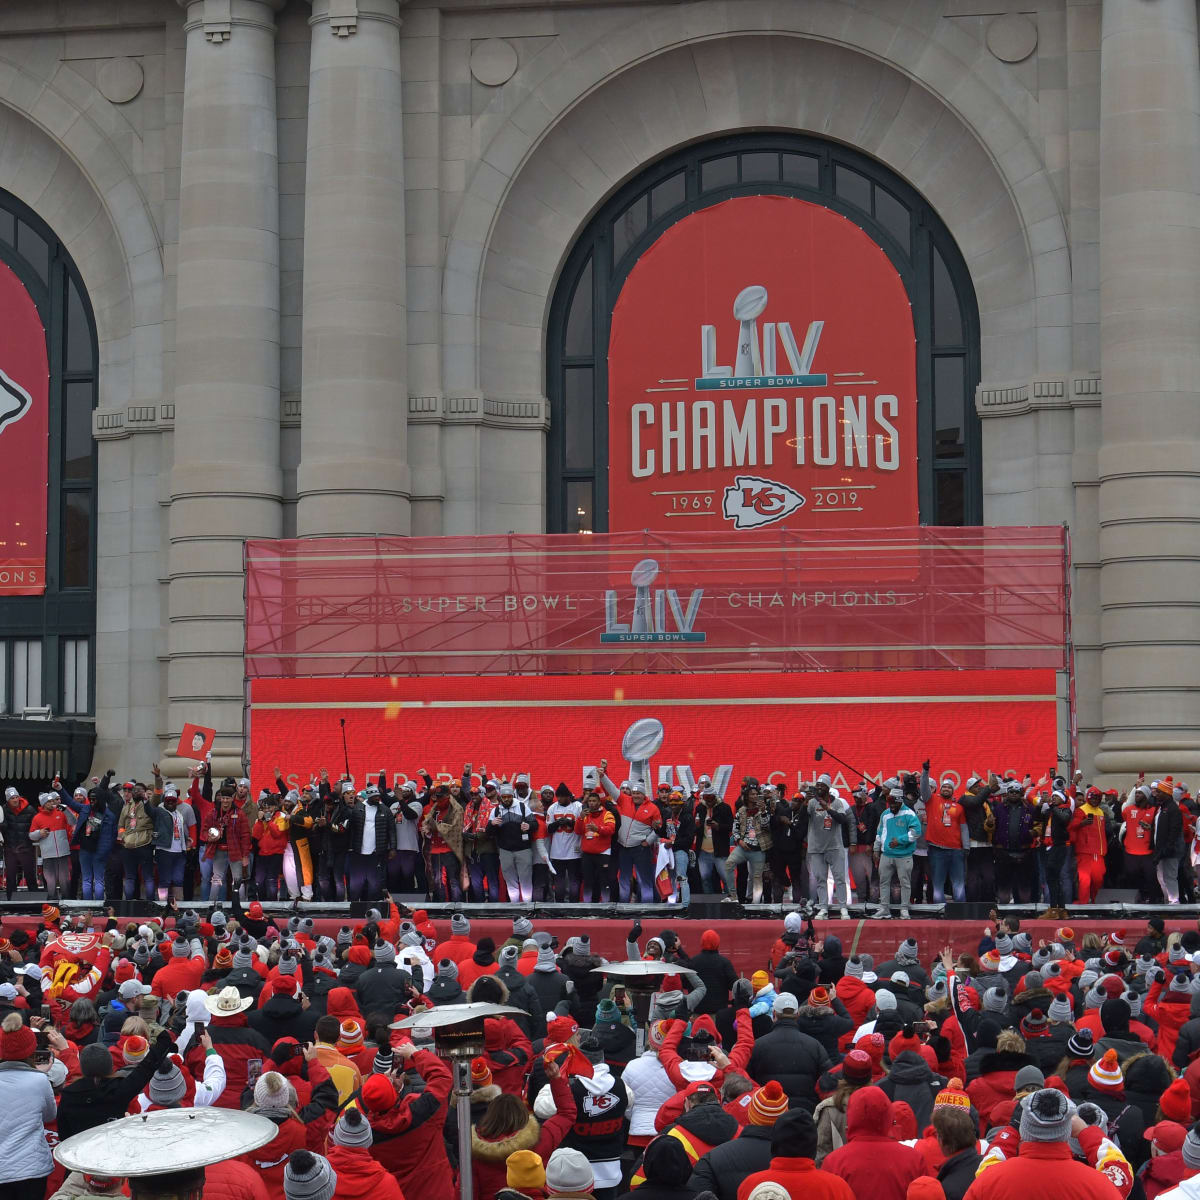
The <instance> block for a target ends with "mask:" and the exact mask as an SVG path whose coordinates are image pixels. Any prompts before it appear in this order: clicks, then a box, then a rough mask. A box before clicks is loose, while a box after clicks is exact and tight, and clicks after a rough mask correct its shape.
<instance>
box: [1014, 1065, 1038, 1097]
mask: <svg viewBox="0 0 1200 1200" xmlns="http://www.w3.org/2000/svg"><path fill="white" fill-rule="evenodd" d="M1045 1085H1046V1076H1045V1075H1043V1074H1042V1071H1041V1068H1040V1067H1035V1066H1034V1065H1033V1064H1032V1063H1030V1064H1029V1065H1028V1066H1025V1067H1022V1068H1021V1069H1020V1070H1019V1071H1018V1072H1017V1073H1016V1074H1015V1075H1014V1076H1013V1091H1014V1092H1021V1091H1024V1090H1025V1088H1030V1087H1039V1088H1040V1087H1045Z"/></svg>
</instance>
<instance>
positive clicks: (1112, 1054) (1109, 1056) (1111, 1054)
mask: <svg viewBox="0 0 1200 1200" xmlns="http://www.w3.org/2000/svg"><path fill="white" fill-rule="evenodd" d="M1088 1083H1090V1084H1091V1085H1092V1087H1094V1088H1095V1089H1096V1090H1097V1091H1098V1092H1118V1091H1120V1090H1121V1089H1122V1088H1124V1086H1125V1076H1124V1074H1123V1073H1122V1071H1121V1064H1120V1063H1119V1062H1118V1061H1117V1052H1116V1051H1115V1050H1105V1052H1104V1054H1103V1055H1102V1056H1101V1058H1100V1059H1099V1060H1098V1061H1097V1062H1094V1063H1092V1069H1091V1070H1090V1071H1088Z"/></svg>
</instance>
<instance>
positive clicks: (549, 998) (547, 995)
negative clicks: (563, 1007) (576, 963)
mask: <svg viewBox="0 0 1200 1200" xmlns="http://www.w3.org/2000/svg"><path fill="white" fill-rule="evenodd" d="M525 978H526V980H527V982H528V983H529V986H530V987H531V988H533V990H534V991H535V992H536V993H537V998H538V1000H539V1001H541V1005H542V1012H543V1013H545V1014H546V1016H547V1018H548V1019H550V1014H551V1013H553V1012H555V1011H556V1010H557V1009H558V1006H559V1005H560V1004H561V1003H562V1002H563V1001H564V1000H566V999H567V995H568V988H567V977H566V976H565V975H564V974H563V973H562V972H561V971H559V970H558V969H555V970H553V971H539V970H538V969H537V968H536V967H535V968H534V969H533V970H532V971H530V973H529V974H528V975H527V976H526V977H525Z"/></svg>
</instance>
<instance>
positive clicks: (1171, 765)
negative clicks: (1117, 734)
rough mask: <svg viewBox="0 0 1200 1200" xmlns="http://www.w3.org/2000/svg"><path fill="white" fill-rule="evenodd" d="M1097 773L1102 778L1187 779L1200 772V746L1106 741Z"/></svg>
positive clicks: (1159, 741)
mask: <svg viewBox="0 0 1200 1200" xmlns="http://www.w3.org/2000/svg"><path fill="white" fill-rule="evenodd" d="M1095 770H1096V772H1097V773H1098V774H1102V775H1116V776H1124V777H1126V778H1128V777H1129V776H1136V775H1138V774H1139V773H1140V772H1142V771H1144V772H1145V773H1146V778H1147V779H1154V778H1158V777H1160V776H1162V775H1174V776H1175V778H1176V779H1178V778H1179V777H1180V776H1183V777H1184V778H1186V777H1187V775H1188V774H1189V773H1190V774H1192V775H1195V774H1196V773H1197V772H1200V745H1198V744H1197V743H1196V742H1194V741H1193V742H1179V741H1167V740H1165V739H1159V738H1153V739H1151V738H1145V739H1140V740H1136V741H1110V740H1109V739H1108V738H1105V740H1104V741H1102V742H1101V743H1100V748H1099V749H1098V750H1097V751H1096V760H1095Z"/></svg>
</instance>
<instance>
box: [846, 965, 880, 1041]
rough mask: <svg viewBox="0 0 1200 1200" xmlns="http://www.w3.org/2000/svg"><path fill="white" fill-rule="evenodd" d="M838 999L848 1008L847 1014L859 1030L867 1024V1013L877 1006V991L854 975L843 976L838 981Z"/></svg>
mask: <svg viewBox="0 0 1200 1200" xmlns="http://www.w3.org/2000/svg"><path fill="white" fill-rule="evenodd" d="M837 998H838V999H839V1000H840V1001H841V1002H842V1003H843V1004H844V1005H845V1006H846V1012H847V1013H849V1014H850V1020H852V1021H853V1022H854V1028H855V1029H857V1028H858V1027H859V1026H860V1025H863V1024H865V1023H866V1020H867V1013H869V1012H870V1011H871V1009H872V1008H873V1007H874V1006H875V989H874V988H873V987H871V985H870V984H869V983H863V981H862V980H861V979H856V978H855V977H854V976H853V975H843V976H842V977H841V979H839V980H838V981H837ZM850 1036H851V1037H853V1036H854V1034H853V1033H851V1034H850Z"/></svg>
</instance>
